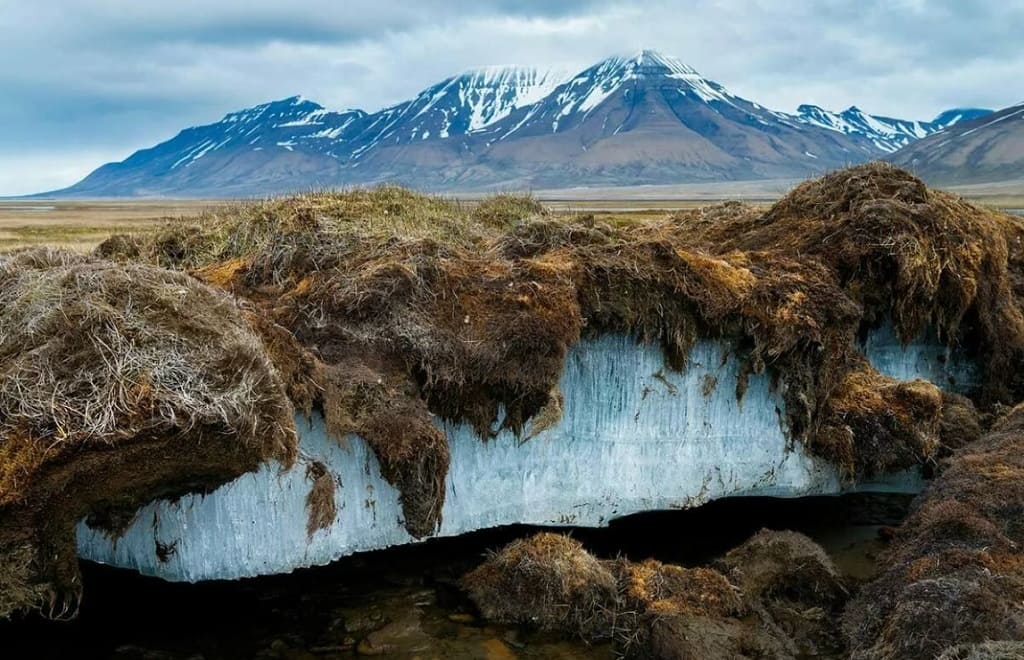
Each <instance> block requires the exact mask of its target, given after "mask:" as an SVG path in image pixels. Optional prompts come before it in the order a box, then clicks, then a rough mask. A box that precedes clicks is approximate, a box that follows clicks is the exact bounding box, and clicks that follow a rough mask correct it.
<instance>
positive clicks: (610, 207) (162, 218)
mask: <svg viewBox="0 0 1024 660" xmlns="http://www.w3.org/2000/svg"><path fill="white" fill-rule="evenodd" d="M796 183H798V182H796V181H788V180H787V181H755V182H737V183H706V184H701V183H688V184H679V185H671V186H631V187H628V188H568V189H563V190H537V191H533V192H534V194H535V195H536V196H537V198H538V199H540V200H541V201H542V202H543V203H544V205H545V206H547V207H548V208H550V209H551V210H552V211H555V212H557V213H569V214H572V213H579V214H584V213H586V214H591V213H592V214H594V215H597V216H601V217H603V218H606V219H607V218H614V217H622V218H623V219H625V220H627V221H628V220H642V219H643V218H644V217H645V216H652V217H653V216H659V215H663V214H665V213H670V212H672V211H674V210H681V209H692V208H696V207H700V206H706V205H708V204H714V203H716V202H721V201H726V200H742V201H745V202H748V203H751V204H763V205H765V206H768V205H770V204H771V203H773V202H774V201H775V200H777V199H778V198H780V197H781V196H782V195H783V194H785V192H786V191H787V190H789V189H790V188H791V187H792V186H793V185H795V184H796ZM950 189H951V190H953V191H954V192H958V193H960V194H961V195H963V196H965V197H967V198H968V199H970V200H971V201H973V202H976V203H980V204H983V205H986V206H991V207H995V208H1000V209H1004V210H1007V211H1010V212H1012V213H1016V214H1018V215H1024V180H1021V181H1013V182H1004V183H998V184H986V185H971V186H954V187H952V188H950ZM453 196H454V197H456V198H458V199H460V200H463V201H464V202H465V203H466V204H475V203H476V202H477V201H478V200H479V199H481V198H482V197H483V196H484V195H479V194H478V195H465V196H462V195H453ZM232 203H233V202H230V201H225V200H216V201H214V200H178V199H167V200H97V201H78V200H75V201H64V200H61V201H55V200H0V252H5V251H9V250H14V249H17V248H22V247H30V246H34V245H50V246H53V247H61V248H66V249H70V250H74V251H77V252H88V251H89V250H92V249H93V248H94V247H95V246H96V245H98V244H99V243H101V242H102V241H103V240H105V239H106V238H108V237H109V236H111V235H113V234H120V233H138V232H146V231H152V230H154V229H156V228H157V227H159V226H161V225H162V224H163V223H165V222H167V221H170V220H173V219H175V218H180V217H182V216H194V215H197V214H199V213H201V212H202V211H204V210H207V209H216V208H217V207H219V206H224V205H228V204H232Z"/></svg>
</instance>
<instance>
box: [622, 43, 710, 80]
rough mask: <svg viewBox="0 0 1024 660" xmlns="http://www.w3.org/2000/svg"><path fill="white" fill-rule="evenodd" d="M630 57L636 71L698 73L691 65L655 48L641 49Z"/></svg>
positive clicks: (691, 74)
mask: <svg viewBox="0 0 1024 660" xmlns="http://www.w3.org/2000/svg"><path fill="white" fill-rule="evenodd" d="M632 59H633V68H634V70H636V72H637V73H655V74H680V75H690V76H695V75H698V74H697V70H696V69H694V68H693V67H691V66H688V65H686V64H684V63H683V62H682V61H681V60H679V59H677V58H675V57H671V56H668V55H662V54H661V53H659V52H658V51H656V50H648V49H645V50H641V51H640V52H639V53H637V54H636V55H635V56H634V57H633V58H632Z"/></svg>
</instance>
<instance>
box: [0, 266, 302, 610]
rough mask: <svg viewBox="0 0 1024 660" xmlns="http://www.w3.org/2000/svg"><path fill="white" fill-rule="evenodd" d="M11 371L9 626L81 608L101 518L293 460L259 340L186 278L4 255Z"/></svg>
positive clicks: (286, 416)
mask: <svg viewBox="0 0 1024 660" xmlns="http://www.w3.org/2000/svg"><path fill="white" fill-rule="evenodd" d="M0 371H2V374H0V375H2V377H0V567H2V568H0V593H3V594H4V597H3V598H2V599H0V617H3V616H8V615H9V614H10V613H11V611H12V609H22V608H27V607H41V608H43V609H44V611H45V613H47V614H48V615H51V616H58V617H59V616H66V615H68V614H71V613H73V612H74V611H75V609H76V607H77V602H78V599H79V597H80V591H81V584H80V581H79V578H78V566H77V560H76V549H75V535H74V526H75V525H76V524H77V523H78V521H80V520H82V519H83V518H85V517H87V516H88V515H89V514H90V513H92V512H93V511H96V510H100V509H103V510H107V511H109V510H110V509H129V510H133V509H136V508H138V507H139V506H141V505H142V504H145V503H146V502H148V501H149V500H151V499H153V498H155V497H160V496H171V497H173V496H178V495H182V494H185V493H188V492H195V491H204V490H206V489H209V488H212V487H214V486H217V485H219V484H221V483H224V482H226V481H228V480H230V479H232V478H234V477H237V476H238V475H240V474H242V473H244V472H246V471H249V470H253V469H255V468H256V467H258V465H259V464H261V463H262V462H264V461H266V460H269V459H272V458H273V459H278V460H280V461H282V462H283V463H285V464H288V463H290V462H291V461H292V460H293V458H294V456H295V433H294V428H293V425H292V419H291V418H292V406H291V404H290V402H289V400H288V398H287V397H286V395H285V390H284V387H283V384H282V382H281V379H280V377H279V375H278V373H277V371H276V370H275V369H274V368H273V366H272V365H271V363H270V361H269V360H268V359H267V356H266V353H265V351H264V348H263V345H262V342H261V341H260V339H259V337H258V336H256V335H255V334H254V333H253V332H252V330H251V329H250V327H249V325H248V323H247V322H246V321H245V319H244V318H243V316H242V314H241V313H240V312H239V310H238V308H237V306H236V304H235V302H234V301H233V300H232V299H231V298H230V297H228V296H226V295H224V294H223V293H221V292H219V291H216V290H214V289H212V288H210V287H207V286H205V285H203V284H201V283H199V282H198V281H197V280H195V279H193V278H191V277H188V276H187V275H185V274H183V273H175V272H170V271H165V270H161V269H158V268H154V267H152V266H145V265H129V266H120V265H116V264H112V263H110V262H107V261H102V260H99V259H95V258H86V257H82V256H77V255H73V254H71V253H67V252H60V251H53V250H48V249H33V250H29V251H23V252H16V253H12V254H9V255H5V256H3V257H0ZM26 549H28V551H29V552H30V555H29V556H26Z"/></svg>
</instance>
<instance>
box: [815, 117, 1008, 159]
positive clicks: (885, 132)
mask: <svg viewBox="0 0 1024 660" xmlns="http://www.w3.org/2000/svg"><path fill="white" fill-rule="evenodd" d="M991 112H992V111H991V110H985V109H982V108H957V109H953V110H946V111H945V112H942V113H940V114H939V115H938V116H937V117H936V118H935V119H933V120H932V121H930V122H922V121H908V120H906V119H893V118H892V117H880V116H877V115H875V116H873V115H868V114H865V113H864V112H863V111H862V110H861V109H860V108H858V107H857V106H851V107H849V108H847V109H846V110H843V111H842V112H831V111H829V110H824V109H822V108H819V107H818V106H816V105H801V106H800V107H799V108H797V115H798V116H799V117H800V119H801V120H803V121H805V122H807V123H809V124H813V125H815V126H821V127H822V128H828V129H831V130H835V131H839V132H841V133H846V134H848V135H857V136H860V137H863V138H865V139H867V140H870V141H871V142H872V143H873V144H874V145H875V146H876V147H877V148H878V149H880V150H882V151H886V152H889V153H892V152H895V151H898V150H900V149H902V148H903V147H905V146H907V145H908V144H910V143H912V142H916V141H917V140H920V139H921V138H925V137H928V136H929V135H931V134H932V133H935V132H937V131H941V130H942V129H944V128H946V127H948V126H953V125H954V124H957V123H960V122H962V121H970V120H971V119H975V118H977V117H983V116H985V115H987V114H989V113H991Z"/></svg>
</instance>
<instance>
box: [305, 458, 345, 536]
mask: <svg viewBox="0 0 1024 660" xmlns="http://www.w3.org/2000/svg"><path fill="white" fill-rule="evenodd" d="M306 479H308V480H309V481H310V482H312V486H310V488H309V494H308V495H306V513H307V515H308V518H307V520H306V536H307V537H308V538H309V539H312V538H313V535H314V534H316V533H317V532H318V531H319V530H321V529H327V528H328V527H330V526H331V525H332V524H334V520H335V518H336V517H337V515H338V506H337V504H336V503H335V501H334V493H335V490H336V486H337V484H336V483H335V481H334V475H332V474H331V472H330V470H328V469H327V466H326V465H324V464H323V463H321V462H320V461H313V462H312V463H310V464H309V465H307V466H306Z"/></svg>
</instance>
